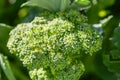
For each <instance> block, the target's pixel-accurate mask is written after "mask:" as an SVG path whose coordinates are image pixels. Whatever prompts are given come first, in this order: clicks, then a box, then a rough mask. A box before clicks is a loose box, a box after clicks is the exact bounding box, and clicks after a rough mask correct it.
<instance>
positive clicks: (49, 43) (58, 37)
mask: <svg viewBox="0 0 120 80" xmlns="http://www.w3.org/2000/svg"><path fill="white" fill-rule="evenodd" d="M76 19H77V18H76ZM81 22H82V21H80V22H79V23H80V24H79V25H78V22H76V24H74V23H73V22H72V21H71V19H70V20H68V19H66V20H65V19H64V18H60V17H58V18H57V17H56V18H54V19H52V20H48V19H46V18H44V17H36V18H35V19H34V20H33V21H32V22H30V23H23V24H19V25H18V26H17V27H16V28H15V29H13V30H12V31H11V33H10V39H9V41H8V44H7V46H8V48H9V50H10V52H11V53H15V54H16V55H17V56H18V57H19V58H20V60H21V61H22V62H23V64H24V65H25V66H26V67H27V68H28V70H29V74H30V77H31V78H32V80H79V78H80V76H81V75H82V74H83V72H84V70H85V69H84V65H83V63H82V62H81V58H83V57H84V55H85V54H88V55H89V54H90V55H92V54H93V53H95V52H96V51H98V50H100V49H101V38H100V36H99V34H98V33H97V32H96V31H95V30H93V29H92V28H90V26H89V25H88V24H87V23H81ZM83 22H84V21H83Z"/></svg>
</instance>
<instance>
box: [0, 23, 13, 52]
mask: <svg viewBox="0 0 120 80" xmlns="http://www.w3.org/2000/svg"><path fill="white" fill-rule="evenodd" d="M11 29H12V27H10V26H8V25H6V24H0V52H2V53H6V51H7V47H6V44H7V41H8V38H9V32H10V31H11Z"/></svg>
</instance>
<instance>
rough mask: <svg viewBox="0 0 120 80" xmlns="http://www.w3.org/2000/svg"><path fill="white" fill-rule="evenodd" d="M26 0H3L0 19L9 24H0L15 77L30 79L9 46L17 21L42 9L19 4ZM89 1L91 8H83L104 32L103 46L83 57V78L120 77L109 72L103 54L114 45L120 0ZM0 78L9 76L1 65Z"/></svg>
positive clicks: (1, 44)
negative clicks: (94, 53)
mask: <svg viewBox="0 0 120 80" xmlns="http://www.w3.org/2000/svg"><path fill="white" fill-rule="evenodd" d="M26 1H27V0H0V23H4V24H7V25H3V24H0V54H2V55H4V56H6V57H7V60H8V61H9V63H10V66H11V69H12V72H13V74H14V76H15V78H16V80H30V78H29V75H28V71H27V69H26V68H25V67H24V66H23V65H22V63H21V62H20V61H19V59H18V58H17V57H16V56H15V55H12V54H10V53H9V51H8V50H7V47H6V44H7V40H8V38H9V35H8V34H9V32H10V30H11V29H12V28H14V27H15V26H16V25H17V24H19V23H23V22H29V21H31V20H32V19H33V18H34V16H37V15H38V14H39V12H40V10H39V9H38V8H37V7H20V6H21V4H22V3H24V2H26ZM72 1H73V0H72ZM90 2H91V5H90V8H88V9H87V10H83V9H80V12H84V13H85V15H86V16H87V17H88V23H89V24H92V25H93V27H94V28H96V29H97V30H98V31H99V32H100V34H101V35H102V36H103V46H102V50H101V51H99V52H98V54H97V55H95V56H93V57H87V58H86V59H85V60H84V64H85V66H86V70H87V71H86V73H85V74H84V75H83V76H82V77H81V79H80V80H120V78H119V79H116V76H117V77H120V74H118V73H115V74H113V73H112V72H109V71H108V69H107V67H106V66H105V65H104V64H103V59H102V55H107V54H110V51H111V49H112V48H113V47H114V46H113V44H112V43H111V41H110V38H111V37H113V33H114V29H115V28H116V27H118V25H119V22H120V0H90ZM8 25H9V26H8ZM11 26H12V27H11ZM119 55H120V54H119ZM0 60H1V59H0ZM118 61H119V65H118V66H117V67H119V66H120V59H118ZM0 62H1V61H0ZM0 64H2V63H0ZM118 71H119V70H118ZM0 79H1V80H8V79H7V77H6V76H5V73H4V72H3V70H2V66H0Z"/></svg>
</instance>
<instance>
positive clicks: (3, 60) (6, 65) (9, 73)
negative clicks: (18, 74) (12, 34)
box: [0, 53, 16, 80]
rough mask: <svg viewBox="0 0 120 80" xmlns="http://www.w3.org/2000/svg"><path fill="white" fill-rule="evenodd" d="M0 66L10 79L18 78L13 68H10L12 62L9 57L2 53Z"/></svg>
mask: <svg viewBox="0 0 120 80" xmlns="http://www.w3.org/2000/svg"><path fill="white" fill-rule="evenodd" d="M0 66H1V67H2V70H3V71H4V73H5V75H6V76H7V78H8V79H9V80H16V79H15V77H14V75H13V73H12V70H11V68H10V64H9V62H8V60H7V58H6V57H5V56H3V55H2V54H1V53H0Z"/></svg>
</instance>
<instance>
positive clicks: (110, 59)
mask: <svg viewBox="0 0 120 80" xmlns="http://www.w3.org/2000/svg"><path fill="white" fill-rule="evenodd" d="M111 41H112V42H113V44H114V49H112V50H111V51H110V54H109V55H107V54H106V55H104V56H103V61H104V64H105V65H106V66H107V67H108V69H109V70H110V71H112V72H114V73H117V74H120V27H117V28H116V29H115V31H114V34H113V37H112V39H111Z"/></svg>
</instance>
